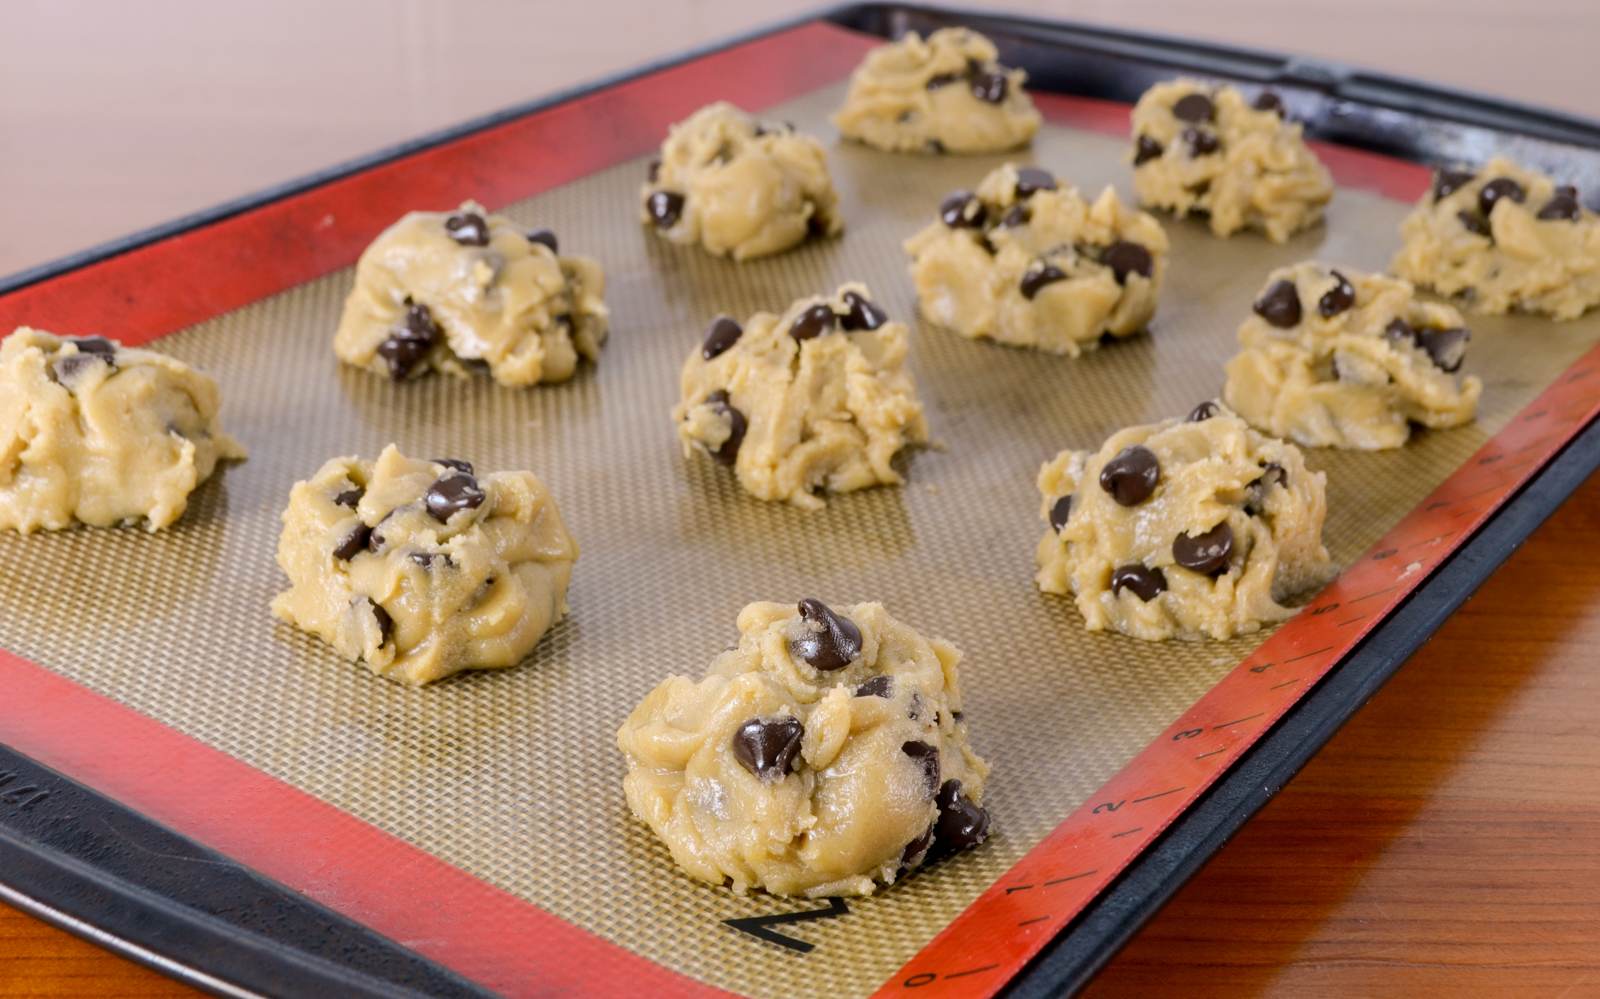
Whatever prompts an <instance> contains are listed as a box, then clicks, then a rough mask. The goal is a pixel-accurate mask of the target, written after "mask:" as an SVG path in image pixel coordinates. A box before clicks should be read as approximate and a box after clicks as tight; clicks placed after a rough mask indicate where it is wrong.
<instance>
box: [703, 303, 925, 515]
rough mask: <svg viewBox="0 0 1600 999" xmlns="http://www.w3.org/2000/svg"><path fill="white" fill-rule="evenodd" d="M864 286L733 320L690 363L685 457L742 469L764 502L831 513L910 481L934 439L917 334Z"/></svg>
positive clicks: (719, 322)
mask: <svg viewBox="0 0 1600 999" xmlns="http://www.w3.org/2000/svg"><path fill="white" fill-rule="evenodd" d="M871 295H872V293H871V292H870V291H868V290H867V286H866V285H863V284H847V285H844V286H842V287H841V288H840V289H839V290H838V291H836V292H834V294H833V296H832V297H831V298H824V297H822V296H812V297H810V298H802V299H800V300H799V301H797V302H795V303H794V304H793V305H791V306H789V308H788V309H787V310H785V311H784V313H783V314H782V315H781V316H779V315H773V314H772V313H770V312H758V313H756V314H755V315H753V316H751V317H750V318H749V319H747V320H745V321H744V322H743V323H739V322H737V321H735V320H734V319H732V318H729V317H727V316H722V317H720V318H718V319H716V320H715V321H714V322H712V324H711V327H710V328H709V329H708V330H707V331H706V335H705V340H704V342H703V343H702V344H701V345H700V346H699V347H697V348H695V350H694V352H693V353H692V354H690V355H689V359H688V360H686V361H685V362H684V364H683V375H682V378H681V385H682V396H681V398H680V400H679V402H678V405H677V406H675V407H673V410H672V419H673V420H674V421H675V422H676V423H677V425H678V437H679V438H680V439H681V440H682V441H683V450H684V455H685V456H686V457H687V456H689V455H691V454H692V453H694V452H695V451H703V452H705V453H706V454H708V455H710V456H711V457H712V458H714V459H716V460H717V461H718V462H720V463H722V464H724V465H732V466H733V470H734V472H735V473H736V474H737V475H738V477H739V484H740V485H741V486H743V487H744V489H745V491H746V492H748V493H749V494H750V495H752V496H755V497H758V498H760V499H764V500H787V501H789V502H790V503H793V504H795V505H796V506H801V507H806V508H808V509H816V508H820V507H821V506H822V505H823V500H822V498H821V497H820V496H818V495H817V493H818V492H819V491H826V492H830V493H846V492H851V491H854V490H856V489H866V488H868V487H870V486H877V485H892V484H898V483H900V482H901V481H903V480H902V478H901V476H900V473H899V472H897V471H895V470H894V468H893V467H892V464H891V462H892V461H893V459H894V456H895V455H896V454H898V453H899V452H900V450H901V449H902V448H904V447H906V446H907V445H910V444H921V443H925V442H926V441H927V439H928V429H927V424H926V423H925V422H924V421H923V417H922V403H921V401H920V400H918V398H917V388H916V385H915V383H913V382H912V380H911V373H910V372H908V371H906V370H905V360H906V351H907V348H908V345H909V342H910V340H909V336H908V335H907V332H906V327H905V324H904V323H899V322H895V321H893V320H891V319H890V318H889V317H888V315H886V314H885V313H884V311H883V310H882V309H880V308H879V307H878V306H877V305H876V304H875V303H873V301H872V298H871Z"/></svg>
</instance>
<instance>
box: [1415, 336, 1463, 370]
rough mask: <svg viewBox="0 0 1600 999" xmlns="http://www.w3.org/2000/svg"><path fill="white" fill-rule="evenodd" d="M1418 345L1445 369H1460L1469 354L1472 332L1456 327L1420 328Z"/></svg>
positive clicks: (1435, 362)
mask: <svg viewBox="0 0 1600 999" xmlns="http://www.w3.org/2000/svg"><path fill="white" fill-rule="evenodd" d="M1416 338H1417V346H1419V347H1421V348H1422V349H1423V350H1425V351H1427V353H1428V357H1430V358H1431V359H1432V360H1433V363H1434V364H1436V365H1438V366H1439V368H1440V369H1441V370H1443V371H1450V372H1454V371H1459V370H1460V369H1461V362H1462V360H1463V359H1464V358H1465V357H1466V356H1467V341H1468V340H1471V339H1472V334H1471V333H1470V332H1468V331H1467V330H1464V329H1461V328H1459V327H1456V328H1454V329H1447V330H1418V331H1417V332H1416Z"/></svg>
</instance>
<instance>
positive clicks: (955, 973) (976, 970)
mask: <svg viewBox="0 0 1600 999" xmlns="http://www.w3.org/2000/svg"><path fill="white" fill-rule="evenodd" d="M998 967H1000V966H999V965H998V964H986V965H984V966H983V967H981V968H969V969H967V970H966V971H952V972H950V974H948V975H945V976H944V977H945V980H946V981H948V980H949V979H952V978H965V977H967V976H968V975H976V974H979V973H981V972H984V971H993V970H994V969H996V968H998Z"/></svg>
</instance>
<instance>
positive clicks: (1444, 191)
mask: <svg viewBox="0 0 1600 999" xmlns="http://www.w3.org/2000/svg"><path fill="white" fill-rule="evenodd" d="M1476 176H1477V175H1476V174H1474V173H1473V172H1472V171H1471V170H1449V169H1445V170H1440V171H1439V172H1438V173H1436V174H1434V175H1433V200H1435V201H1438V200H1439V199H1440V198H1448V197H1449V196H1450V195H1452V194H1454V193H1455V192H1456V191H1459V190H1461V188H1463V187H1465V186H1466V185H1468V184H1470V183H1472V179H1473V178H1474V177H1476Z"/></svg>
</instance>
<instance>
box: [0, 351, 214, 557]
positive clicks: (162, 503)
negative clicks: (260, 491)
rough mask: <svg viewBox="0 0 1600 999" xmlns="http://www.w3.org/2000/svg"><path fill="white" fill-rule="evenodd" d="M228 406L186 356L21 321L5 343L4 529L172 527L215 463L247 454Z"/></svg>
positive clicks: (0, 501) (0, 508)
mask: <svg viewBox="0 0 1600 999" xmlns="http://www.w3.org/2000/svg"><path fill="white" fill-rule="evenodd" d="M220 404H221V398H220V396H219V395H218V393H217V384H216V382H213V381H212V380H211V379H210V378H208V377H206V376H205V375H204V374H202V373H200V372H198V371H196V370H195V369H193V368H191V367H189V366H188V365H187V364H184V363H182V362H181V361H175V360H173V359H172V358H170V357H166V356H164V355H161V354H156V353H153V352H151V351H148V350H133V349H131V348H128V347H123V346H121V345H120V344H118V343H116V342H115V341H112V340H107V339H106V338H104V337H98V336H87V337H58V336H52V335H51V334H49V333H44V332H41V331H39V330H35V329H29V328H28V327H26V326H24V327H22V328H20V329H18V330H17V331H16V332H14V333H12V334H11V335H10V336H9V337H7V338H6V340H5V342H4V343H3V344H0V530H14V531H21V532H22V533H24V534H27V533H30V532H32V531H37V530H46V531H56V530H61V529H63V528H67V527H71V526H72V525H73V523H75V522H81V523H84V524H90V525H93V526H95V527H111V526H113V525H116V524H123V523H132V522H135V521H138V520H140V519H143V520H144V521H145V524H146V526H147V527H148V528H149V529H150V530H151V531H157V530H160V529H161V528H163V527H166V526H168V525H170V524H171V523H172V522H173V521H175V520H177V519H178V518H179V517H181V516H183V511H184V510H185V509H186V508H187V507H188V505H189V494H190V493H191V492H193V491H194V490H195V488H196V487H197V486H199V485H200V483H202V482H204V481H205V480H206V479H207V478H209V477H210V476H211V473H212V471H214V470H215V469H216V467H217V462H218V461H221V460H223V459H227V458H232V459H239V458H243V457H244V448H242V447H240V446H239V444H238V442H237V441H235V440H234V439H233V438H232V437H229V436H228V435H227V434H225V433H223V432H222V427H221V426H220V425H219V424H218V423H217V409H218V407H219V406H220Z"/></svg>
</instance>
